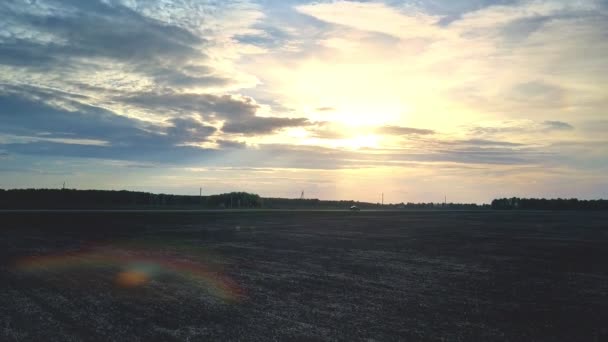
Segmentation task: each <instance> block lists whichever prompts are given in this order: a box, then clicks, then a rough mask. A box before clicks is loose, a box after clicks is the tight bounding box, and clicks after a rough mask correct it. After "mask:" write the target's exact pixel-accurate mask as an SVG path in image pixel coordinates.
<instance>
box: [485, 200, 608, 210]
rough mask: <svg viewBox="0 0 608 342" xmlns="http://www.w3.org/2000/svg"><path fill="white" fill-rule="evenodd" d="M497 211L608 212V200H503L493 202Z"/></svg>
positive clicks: (493, 206) (493, 207)
mask: <svg viewBox="0 0 608 342" xmlns="http://www.w3.org/2000/svg"><path fill="white" fill-rule="evenodd" d="M492 209H495V210H608V200H588V201H587V200H578V199H576V198H571V199H563V198H558V199H544V198H540V199H537V198H517V197H513V198H501V199H495V200H493V201H492Z"/></svg>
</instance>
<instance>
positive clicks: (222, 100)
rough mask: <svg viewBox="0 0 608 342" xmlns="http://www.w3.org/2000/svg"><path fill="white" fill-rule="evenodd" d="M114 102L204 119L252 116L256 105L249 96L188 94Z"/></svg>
mask: <svg viewBox="0 0 608 342" xmlns="http://www.w3.org/2000/svg"><path fill="white" fill-rule="evenodd" d="M114 100H115V101H118V102H122V103H126V104H131V105H136V106H138V107H142V108H146V109H149V110H152V111H164V112H169V113H174V114H183V113H196V114H199V115H202V116H203V117H204V118H205V119H207V120H209V119H213V118H220V119H239V118H246V117H251V116H254V115H255V113H256V111H257V110H258V108H259V106H258V105H257V104H256V103H255V101H253V99H251V98H248V97H240V96H233V95H211V94H187V93H181V94H180V93H174V92H169V93H152V92H150V93H136V94H132V95H127V96H118V97H115V98H114Z"/></svg>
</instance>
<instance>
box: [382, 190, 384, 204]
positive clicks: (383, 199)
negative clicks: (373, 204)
mask: <svg viewBox="0 0 608 342" xmlns="http://www.w3.org/2000/svg"><path fill="white" fill-rule="evenodd" d="M382 205H384V192H383V193H382Z"/></svg>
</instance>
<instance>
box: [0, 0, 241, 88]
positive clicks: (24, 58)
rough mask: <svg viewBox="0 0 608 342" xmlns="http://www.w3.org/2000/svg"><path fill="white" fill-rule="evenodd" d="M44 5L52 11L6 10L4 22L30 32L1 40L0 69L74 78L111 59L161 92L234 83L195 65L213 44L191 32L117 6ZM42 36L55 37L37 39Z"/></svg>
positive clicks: (1, 15) (1, 14) (0, 13)
mask: <svg viewBox="0 0 608 342" xmlns="http://www.w3.org/2000/svg"><path fill="white" fill-rule="evenodd" d="M41 3H42V4H43V5H42V6H48V8H49V10H47V11H45V13H40V12H36V11H35V10H34V8H35V6H34V5H20V6H19V5H14V4H13V5H9V6H0V20H3V19H4V20H9V19H10V25H11V26H12V27H15V28H18V30H16V31H18V32H21V33H23V32H26V33H27V34H20V35H13V36H9V38H6V39H2V40H0V64H4V65H11V66H14V67H25V68H29V69H32V70H53V71H54V72H55V73H59V72H64V73H68V72H72V71H74V70H75V69H79V68H82V69H88V68H91V66H92V65H95V64H96V63H102V64H103V63H107V62H108V60H111V61H113V62H118V63H121V65H122V67H124V68H125V69H124V70H127V71H130V72H134V73H139V74H142V75H145V76H148V77H151V78H153V79H154V81H155V82H156V83H157V85H158V86H160V87H163V86H169V87H177V88H182V87H192V86H195V87H207V86H222V85H226V84H228V83H230V80H229V79H227V78H225V77H222V76H221V75H216V74H215V73H214V72H213V70H210V68H209V67H206V66H199V65H194V66H193V65H192V63H193V61H196V63H204V62H205V61H206V60H207V56H206V54H205V53H204V51H202V49H204V48H205V46H206V44H207V42H206V40H205V39H204V38H201V37H200V36H198V35H196V34H194V33H193V32H190V31H188V30H186V29H183V28H181V27H178V26H175V25H171V24H168V23H166V22H160V21H158V20H155V19H152V18H149V17H146V16H144V15H143V14H141V13H139V12H136V11H134V10H131V9H129V8H128V7H125V6H123V5H121V4H120V3H118V2H116V1H111V2H107V1H97V0H89V1H67V0H64V1H52V0H47V1H42V2H41ZM11 4H12V2H11ZM28 6H29V7H28ZM38 36H44V37H53V38H52V39H48V38H47V39H45V40H40V39H35V38H31V37H38ZM26 37H27V38H26ZM205 68H206V70H204V69H205Z"/></svg>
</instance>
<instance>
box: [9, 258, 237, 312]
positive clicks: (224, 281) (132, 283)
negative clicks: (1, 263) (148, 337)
mask: <svg viewBox="0 0 608 342" xmlns="http://www.w3.org/2000/svg"><path fill="white" fill-rule="evenodd" d="M193 259H197V258H193V257H192V256H190V255H182V254H178V253H175V252H165V253H161V252H156V251H151V250H149V249H145V248H143V249H125V248H113V247H95V248H90V249H87V250H83V251H79V252H75V253H66V254H57V255H46V256H32V257H27V258H23V259H20V260H18V261H17V263H16V268H17V269H18V270H20V271H22V272H33V273H44V272H65V271H70V270H77V269H95V268H108V267H109V268H112V269H118V271H117V273H116V275H115V277H114V284H115V285H116V286H118V287H121V288H127V289H129V288H138V287H141V286H146V285H148V284H149V283H150V281H152V280H158V281H161V280H162V279H164V278H163V276H167V275H169V276H170V275H173V276H178V277H182V278H185V279H187V280H188V281H189V282H190V283H191V284H192V285H195V286H200V287H202V288H204V289H205V290H206V291H208V292H209V293H210V294H211V295H213V296H215V297H217V298H220V299H222V300H224V301H226V302H238V301H240V300H242V299H243V298H244V291H243V290H242V288H240V287H239V286H238V285H237V284H236V283H235V282H234V281H233V280H232V279H230V278H229V277H227V276H225V275H223V274H221V272H220V271H219V270H218V269H219V267H211V266H213V265H207V264H203V263H201V262H199V261H196V260H193Z"/></svg>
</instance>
